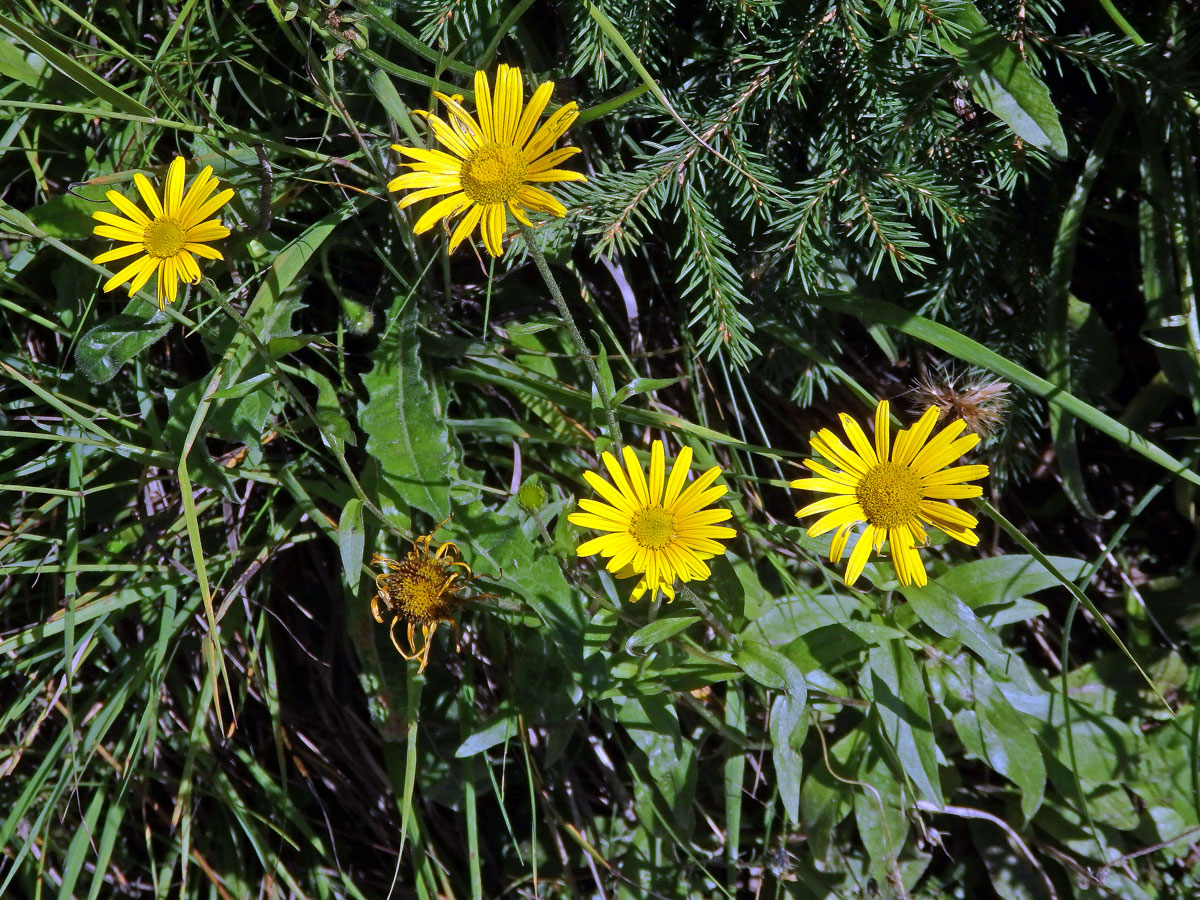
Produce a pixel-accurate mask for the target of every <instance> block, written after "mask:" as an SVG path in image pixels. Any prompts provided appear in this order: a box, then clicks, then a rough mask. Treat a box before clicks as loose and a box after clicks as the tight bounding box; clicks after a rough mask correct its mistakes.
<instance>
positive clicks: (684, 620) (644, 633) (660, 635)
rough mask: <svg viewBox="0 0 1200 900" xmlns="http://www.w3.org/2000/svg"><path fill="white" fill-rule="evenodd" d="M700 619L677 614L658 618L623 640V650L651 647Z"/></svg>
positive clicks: (630, 650)
mask: <svg viewBox="0 0 1200 900" xmlns="http://www.w3.org/2000/svg"><path fill="white" fill-rule="evenodd" d="M699 621H700V617H699V616H678V617H674V618H670V619H659V620H658V621H657V622H651V623H650V624H649V625H643V626H642V627H641V628H639V629H638V630H637V631H635V632H634V633H633V634H632V635H630V636H629V640H627V641H626V642H625V652H626V653H633V651H635V650H640V649H641V648H643V647H653V646H654V645H655V644H660V643H662V642H663V641H665V640H667V639H668V638H672V637H674V636H675V635H677V634H679V632H681V631H683V630H684V629H686V628H688V627H690V626H692V625H695V624H696V623H697V622H699Z"/></svg>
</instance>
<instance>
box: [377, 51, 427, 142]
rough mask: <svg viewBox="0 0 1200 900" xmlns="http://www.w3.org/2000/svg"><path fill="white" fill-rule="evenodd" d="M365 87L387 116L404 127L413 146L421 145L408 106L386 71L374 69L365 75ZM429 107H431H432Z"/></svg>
mask: <svg viewBox="0 0 1200 900" xmlns="http://www.w3.org/2000/svg"><path fill="white" fill-rule="evenodd" d="M367 87H369V88H370V89H371V93H372V94H374V95H375V99H376V100H378V101H379V105H380V106H382V107H383V109H384V112H386V113H387V114H388V117H389V118H391V120H392V121H393V122H395V123H396V124H397V125H399V126H400V127H401V128H402V129H404V134H405V136H406V137H407V138H408V140H409V141H410V142H411V143H412V144H413V145H414V146H417V147H420V146H422V141H421V137H420V135H418V134H417V130H416V129H415V128H413V123H412V116H411V114H410V113H409V111H408V107H407V106H405V105H404V101H403V100H401V99H400V94H399V93H397V91H396V86H395V85H394V84H392V79H390V78H388V75H387V72H385V71H383V69H376V70H375V71H374V72H372V73H371V74H370V75H369V76H368V77H367ZM430 108H431V109H432V107H430Z"/></svg>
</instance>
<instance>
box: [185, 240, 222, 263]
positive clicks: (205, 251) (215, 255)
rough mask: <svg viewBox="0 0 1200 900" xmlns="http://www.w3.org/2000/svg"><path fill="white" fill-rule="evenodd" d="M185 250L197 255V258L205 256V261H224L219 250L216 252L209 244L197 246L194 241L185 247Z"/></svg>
mask: <svg viewBox="0 0 1200 900" xmlns="http://www.w3.org/2000/svg"><path fill="white" fill-rule="evenodd" d="M183 249H184V250H187V251H188V252H189V253H195V254H196V255H197V256H203V257H204V258H205V259H224V258H225V257H224V256H222V255H221V252H220V251H219V250H214V249H213V248H212V247H210V246H208V245H207V244H197V243H195V242H193V241H189V242H188V243H186V244H184V245H183Z"/></svg>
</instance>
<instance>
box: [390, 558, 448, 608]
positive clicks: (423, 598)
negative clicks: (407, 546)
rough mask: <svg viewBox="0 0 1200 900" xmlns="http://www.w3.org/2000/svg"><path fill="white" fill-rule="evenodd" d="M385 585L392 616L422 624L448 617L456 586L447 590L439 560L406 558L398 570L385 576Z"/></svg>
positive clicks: (441, 562)
mask: <svg viewBox="0 0 1200 900" xmlns="http://www.w3.org/2000/svg"><path fill="white" fill-rule="evenodd" d="M386 584H387V592H388V595H389V596H388V600H389V601H390V602H389V603H388V606H389V608H390V610H391V612H392V614H393V615H398V616H400V617H401V618H402V619H405V620H407V621H409V622H423V623H426V624H428V623H430V622H433V621H436V620H437V619H444V618H446V617H447V616H448V615H449V612H450V607H451V600H452V599H453V596H454V590H453V588H454V587H456V585H452V586H451V589H450V590H447V587H446V566H445V563H444V562H443V561H442V560H440V559H428V560H424V561H418V560H412V559H406V560H404V561H403V562H402V563H401V564H400V569H399V571H397V572H394V573H392V574H391V575H389V576H388V577H387V581H386ZM445 595H448V596H445Z"/></svg>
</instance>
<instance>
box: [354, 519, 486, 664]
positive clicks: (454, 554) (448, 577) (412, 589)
mask: <svg viewBox="0 0 1200 900" xmlns="http://www.w3.org/2000/svg"><path fill="white" fill-rule="evenodd" d="M445 524H446V522H445V521H443V522H441V523H440V524H439V525H438V526H437V528H435V529H433V531H432V532H430V533H429V534H425V535H422V536H421V537H419V538H417V539H416V540H415V541H413V548H412V550H410V551H409V552H408V555H407V556H406V557H404V559H402V560H394V559H389V558H388V557H386V556H383V555H382V554H379V553H376V554H375V555H374V556H372V557H371V565H373V566H378V565H382V566H384V567H385V568H386V569H387V571H386V572H384V573H382V574H380V575H377V576H376V577H375V587H376V594H375V596H374V597H372V598H371V614H372V615H373V616H374V617H375V621H376V622H378V623H379V624H380V625H383V624H385V616H387V617H390V619H391V622H390V624H388V635H389V636H390V637H391V639H392V645H393V646H394V647H395V648H396V651H397V652H398V653H399V654H400V655H401V656H403V657H404V658H405V659H407V660H410V661H411V660H414V659H419V660H420V661H421V665H420V667H419V668H418V669H417V674H418V675H420V674H421V673H422V672H424V671H425V667H426V666H427V665H428V664H429V647H430V638H431V637H432V635H433V633H434V632H435V631H437V627H438V625H439V624H440V623H442V622H449V623H450V624H451V626H452V627H453V628H454V630H455V633H456V634H457V632H458V626H457V625H455V624H454V612H455V610H456V609H458V607H459V606H461V605H462V604H463V603H465V602H466V601H467V600H468V599H470V600H482V599H485V598H488V597H491V596H493V595H492V594H479V595H476V596H474V597H470V598H467V597H459V596H458V592H459V591H460V590H462V589H463V588H464V587H466V586H467V585H469V584H470V583H471V582H472V581H474V580H475V579H476V578H479V577H480V576H479V575H474V574H472V573H471V567H470V566H469V565H467V564H466V563H465V562H463V561H462V560H461V559H459V558H458V556H459V550H458V545H457V544H455V543H454V542H453V541H446V542H445V543H444V544H442V545H441V546H440V547H438V548H437V550H436V551H432V552H431V550H430V547H431V545H432V543H433V536H434V535H435V534H437V531H438V528H441V527H442V525H445ZM456 568H460V569H463V570H465V572H466V574H465V575H464V574H463V573H462V572H456V571H454V569H456ZM401 622H404V623H405V625H406V626H407V629H408V651H409V652H407V653H406V652H404V648H403V647H401V646H400V642H399V641H398V640H397V639H396V626H397V625H399V624H400V623H401ZM417 625H420V626H421V635H422V637H423V641H422V643H421V648H420V649H417V646H416V643H415V642H414V640H413V629H414V628H415V627H416V626H417Z"/></svg>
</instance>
